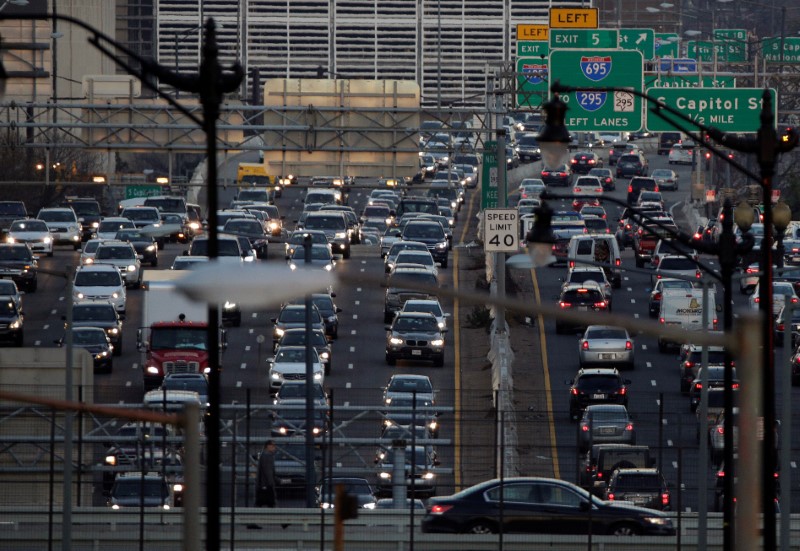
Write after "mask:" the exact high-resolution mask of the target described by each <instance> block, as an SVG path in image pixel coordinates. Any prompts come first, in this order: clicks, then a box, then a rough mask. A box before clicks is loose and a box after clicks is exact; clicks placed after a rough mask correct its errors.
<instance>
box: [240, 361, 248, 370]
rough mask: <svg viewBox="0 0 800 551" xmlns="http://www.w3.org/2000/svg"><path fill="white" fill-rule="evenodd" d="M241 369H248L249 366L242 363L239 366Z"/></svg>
mask: <svg viewBox="0 0 800 551" xmlns="http://www.w3.org/2000/svg"><path fill="white" fill-rule="evenodd" d="M239 369H247V364H246V363H244V362H242V365H240V366H239Z"/></svg>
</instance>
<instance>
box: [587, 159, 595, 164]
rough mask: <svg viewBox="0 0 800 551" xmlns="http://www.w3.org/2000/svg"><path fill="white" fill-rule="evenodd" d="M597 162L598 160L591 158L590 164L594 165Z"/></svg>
mask: <svg viewBox="0 0 800 551" xmlns="http://www.w3.org/2000/svg"><path fill="white" fill-rule="evenodd" d="M596 162H597V161H595V160H594V159H589V164H590V165H593V164H595V163H596Z"/></svg>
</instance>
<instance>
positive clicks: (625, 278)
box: [622, 276, 630, 281]
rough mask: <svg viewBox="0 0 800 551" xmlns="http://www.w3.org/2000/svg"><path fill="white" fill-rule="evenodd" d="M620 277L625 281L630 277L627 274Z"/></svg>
mask: <svg viewBox="0 0 800 551" xmlns="http://www.w3.org/2000/svg"><path fill="white" fill-rule="evenodd" d="M622 279H623V280H625V281H628V280H629V279H630V278H629V277H628V276H625V277H623V278H622Z"/></svg>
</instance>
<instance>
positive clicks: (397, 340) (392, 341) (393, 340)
mask: <svg viewBox="0 0 800 551" xmlns="http://www.w3.org/2000/svg"><path fill="white" fill-rule="evenodd" d="M389 343H390V344H394V345H398V344H403V339H400V338H398V337H391V338H390V339H389Z"/></svg>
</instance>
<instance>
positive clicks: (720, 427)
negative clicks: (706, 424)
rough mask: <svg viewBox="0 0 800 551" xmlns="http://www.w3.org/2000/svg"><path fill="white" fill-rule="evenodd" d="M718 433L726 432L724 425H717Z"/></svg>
mask: <svg viewBox="0 0 800 551" xmlns="http://www.w3.org/2000/svg"><path fill="white" fill-rule="evenodd" d="M717 434H725V428H724V427H722V426H719V427H717Z"/></svg>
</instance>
